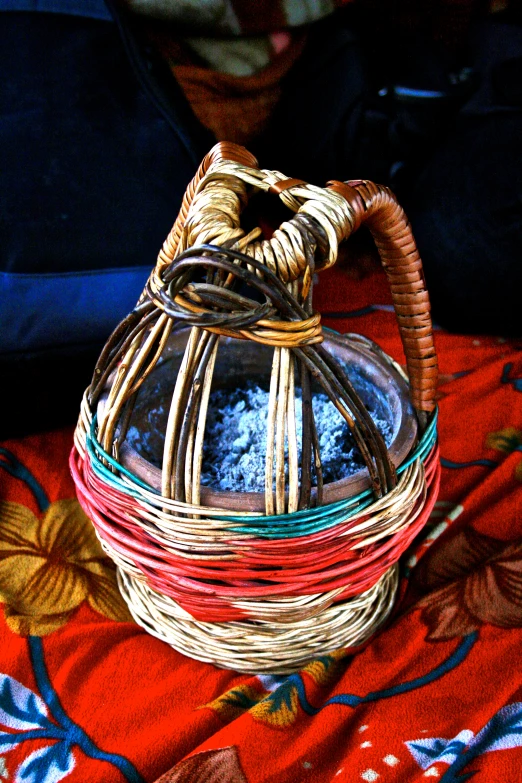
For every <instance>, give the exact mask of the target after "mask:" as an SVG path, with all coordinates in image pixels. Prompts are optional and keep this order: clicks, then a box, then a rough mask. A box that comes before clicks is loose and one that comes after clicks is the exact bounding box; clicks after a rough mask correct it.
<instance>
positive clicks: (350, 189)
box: [327, 180, 438, 418]
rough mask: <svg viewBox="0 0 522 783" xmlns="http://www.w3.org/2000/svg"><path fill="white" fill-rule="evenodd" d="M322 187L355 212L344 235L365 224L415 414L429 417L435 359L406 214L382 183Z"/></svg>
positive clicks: (423, 285)
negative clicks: (382, 274)
mask: <svg viewBox="0 0 522 783" xmlns="http://www.w3.org/2000/svg"><path fill="white" fill-rule="evenodd" d="M327 187H328V188H329V189H331V190H334V191H335V192H337V193H338V194H339V195H341V196H343V197H344V198H345V199H346V200H347V201H348V202H349V204H350V206H351V207H352V209H353V210H354V213H355V224H354V226H353V228H351V227H350V228H349V231H348V233H352V232H353V231H355V230H356V229H357V228H358V227H359V226H360V225H361V224H364V225H366V226H367V227H368V228H369V230H370V232H371V234H372V236H373V239H374V241H375V245H376V247H377V249H378V251H379V255H380V258H381V262H382V265H383V267H384V269H385V271H386V275H387V278H388V283H389V285H390V290H391V294H392V299H393V305H394V308H395V315H396V317H397V321H398V325H399V331H400V335H401V339H402V344H403V348H404V353H405V355H406V365H407V368H408V375H409V378H410V386H411V396H412V403H413V405H414V407H415V408H416V410H417V411H418V412H419V411H423V412H425V413H428V412H430V411H432V410H433V409H434V408H435V405H436V399H435V396H436V387H437V376H438V366H437V355H436V353H435V346H434V342H433V325H432V320H431V313H430V300H429V296H428V291H427V289H426V283H425V280H424V273H423V269H422V261H421V258H420V255H419V251H418V250H417V245H416V243H415V239H414V237H413V233H412V230H411V226H410V224H409V221H408V219H407V217H406V214H405V212H404V210H403V209H402V207H401V206H400V204H399V203H398V202H397V199H396V198H395V196H394V194H393V193H392V192H391V191H390V190H389V189H388V188H386V187H383V186H382V185H376V184H375V183H373V182H369V181H367V180H351V181H349V182H346V183H345V182H338V181H335V180H334V181H331V182H329V183H328V185H327ZM423 418H425V416H424V417H423Z"/></svg>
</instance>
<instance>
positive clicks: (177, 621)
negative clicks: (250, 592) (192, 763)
mask: <svg viewBox="0 0 522 783" xmlns="http://www.w3.org/2000/svg"><path fill="white" fill-rule="evenodd" d="M118 583H119V587H120V591H121V593H122V595H123V597H124V599H125V601H126V603H127V604H128V606H129V609H130V612H131V614H132V616H133V618H134V619H135V621H136V622H137V623H138V624H139V625H141V626H142V628H144V629H145V630H146V631H148V633H150V634H152V635H153V636H156V637H157V638H158V639H161V640H162V641H164V642H167V643H168V644H170V646H171V647H173V648H174V649H175V650H177V651H178V652H180V653H182V654H183V655H187V656H188V657H190V658H195V659H196V660H199V661H204V662H206V663H212V664H214V665H215V666H218V667H220V668H223V669H232V670H234V671H237V672H242V673H244V674H268V673H270V674H291V673H293V672H296V671H299V670H300V669H302V668H303V667H304V666H306V664H308V663H310V661H312V660H313V659H314V658H317V657H318V656H321V655H325V654H327V653H330V652H333V651H334V650H338V649H340V648H343V647H357V646H358V645H360V644H363V643H364V642H365V641H367V640H368V639H369V638H370V637H371V636H372V635H373V634H374V633H375V632H376V631H377V629H378V628H379V627H380V626H381V625H382V624H383V623H384V622H385V620H386V619H387V618H388V616H389V615H390V612H391V610H392V608H393V604H394V601H395V595H396V592H397V586H398V567H397V565H394V566H392V567H391V568H390V569H388V571H386V572H385V574H384V575H383V576H382V577H381V579H380V580H379V581H378V582H377V584H375V585H374V586H373V587H372V588H370V589H369V590H367V591H365V592H364V593H361V594H360V595H358V596H355V597H353V598H350V599H348V600H345V601H342V602H340V603H337V604H333V605H331V606H329V607H327V608H326V609H324V608H323V609H319V611H318V612H317V613H315V614H313V615H312V616H309V617H307V618H306V619H301V620H297V621H293V622H284V623H283V622H279V623H276V622H272V621H271V622H267V623H263V622H259V621H255V622H253V621H251V622H249V621H241V622H226V623H207V622H200V621H198V620H194V618H192V617H191V616H190V615H189V614H188V613H187V612H186V611H185V610H184V609H182V608H181V607H180V606H179V604H177V603H176V601H174V600H173V599H171V598H168V597H167V596H165V595H161V594H160V593H158V592H156V591H155V590H153V589H152V588H150V587H149V586H148V585H147V584H146V583H145V582H144V581H142V580H141V579H136V578H135V577H132V576H130V575H129V574H127V573H125V572H124V571H122V570H121V569H118Z"/></svg>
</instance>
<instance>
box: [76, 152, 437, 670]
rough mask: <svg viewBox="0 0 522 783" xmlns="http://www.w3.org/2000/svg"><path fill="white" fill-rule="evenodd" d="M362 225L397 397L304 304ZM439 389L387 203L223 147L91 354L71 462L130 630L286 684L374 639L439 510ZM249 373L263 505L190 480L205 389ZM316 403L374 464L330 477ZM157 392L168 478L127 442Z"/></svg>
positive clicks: (407, 242) (360, 345) (364, 350)
mask: <svg viewBox="0 0 522 783" xmlns="http://www.w3.org/2000/svg"><path fill="white" fill-rule="evenodd" d="M260 191H264V192H270V193H273V194H274V196H279V198H280V199H281V200H282V201H283V203H284V204H285V206H286V207H287V208H288V210H289V219H288V221H286V222H285V223H283V224H282V225H281V226H280V228H279V229H278V230H276V232H275V233H274V235H273V236H272V238H271V239H270V240H266V239H263V238H262V236H261V231H260V229H253V230H251V231H249V232H247V231H246V230H245V229H244V228H243V227H242V225H241V213H242V210H243V208H244V207H245V206H246V203H247V202H248V200H249V198H250V197H251V196H253V195H255V194H256V193H257V192H260ZM363 222H364V223H365V224H366V225H367V226H368V227H369V228H370V230H371V232H372V234H373V236H374V239H375V242H376V244H377V247H378V249H379V252H380V255H381V259H382V261H383V265H384V267H385V269H386V272H387V274H388V279H389V281H390V286H391V290H392V295H393V299H394V304H395V309H396V314H397V318H398V322H399V328H400V330H401V336H402V340H403V345H404V349H405V354H406V359H407V369H408V376H409V384H410V385H408V383H407V380H406V378H405V376H404V374H403V373H402V371H401V369H400V368H399V367H397V366H396V365H394V363H393V362H392V360H391V359H390V358H389V357H387V356H386V355H385V354H383V352H382V351H381V350H380V349H379V348H378V347H377V346H375V345H374V344H373V343H371V342H370V341H368V340H365V339H364V338H361V337H358V336H356V335H348V336H344V337H341V336H340V335H335V334H334V333H329V332H323V329H322V327H321V322H320V316H319V315H318V314H317V313H315V312H314V311H313V308H312V286H313V277H314V273H315V272H316V271H320V270H321V269H324V268H327V267H328V266H331V265H332V264H333V263H334V262H335V260H336V258H337V249H338V245H339V243H340V242H341V241H343V240H345V239H347V238H348V237H349V235H350V234H351V233H352V232H353V231H354V230H356V228H357V227H358V226H359V225H360V224H361V223H363ZM436 376H437V365H436V357H435V352H434V349H433V341H432V333H431V320H430V315H429V301H428V296H427V292H426V290H425V285H424V279H423V275H422V266H421V262H420V259H419V257H418V253H417V251H416V248H415V243H414V241H413V238H412V236H411V231H410V229H409V226H408V223H407V221H406V219H405V216H404V213H403V212H402V210H401V209H400V207H399V206H398V205H397V203H396V201H395V199H394V198H393V196H392V194H391V193H390V192H389V191H388V190H387V189H385V188H381V187H379V186H376V185H373V183H369V182H359V181H357V182H351V183H341V182H333V183H329V185H328V187H327V188H317V187H313V186H310V185H307V184H306V183H303V182H301V181H300V180H292V179H288V178H286V177H284V175H282V174H280V173H279V172H273V171H262V170H259V169H258V167H257V162H256V161H255V160H254V159H253V158H252V156H250V154H249V153H247V152H246V150H244V149H242V148H240V147H236V146H235V145H227V144H221V145H218V146H217V147H216V148H214V150H213V151H212V152H211V153H210V154H209V155H208V156H207V158H206V159H205V160H204V162H203V163H202V166H201V167H200V170H199V171H198V173H197V174H196V177H195V178H194V180H193V182H192V183H191V185H190V186H189V188H188V190H187V194H186V197H185V200H184V203H183V206H182V210H181V212H180V215H179V216H178V219H177V221H176V223H175V224H174V227H173V229H172V231H171V233H170V235H169V237H168V238H167V240H166V242H165V244H164V246H163V248H162V250H161V251H160V254H159V258H158V262H157V264H156V267H155V268H154V270H153V272H152V274H151V277H150V279H149V281H148V283H147V286H146V289H145V291H144V293H143V295H142V297H141V299H140V301H139V302H138V304H137V305H136V308H135V309H134V311H133V312H132V313H131V314H130V315H129V316H128V317H127V318H126V319H125V320H124V321H123V322H122V323H121V324H120V326H119V327H118V328H117V329H116V330H115V332H114V334H113V335H112V336H111V338H110V339H109V341H108V343H107V345H106V347H105V349H104V351H103V352H102V355H101V356H100V359H99V361H98V364H97V366H96V368H95V372H94V376H93V381H92V383H91V385H90V387H89V388H88V389H87V391H86V394H85V397H84V400H83V403H82V410H81V414H80V418H79V422H78V427H77V430H76V437H75V449H74V450H73V453H72V455H71V469H72V472H73V476H74V479H75V482H76V485H77V490H78V497H79V499H80V502H81V503H82V506H83V507H84V509H85V511H86V512H87V514H88V515H89V516H90V517H91V519H92V521H93V523H94V525H95V527H96V531H97V533H98V536H99V538H100V540H101V542H102V545H103V547H104V549H105V550H106V551H107V553H108V554H109V555H110V556H111V557H112V558H113V560H114V561H115V562H116V564H117V566H118V572H119V583H120V589H121V591H122V593H123V596H124V597H125V599H126V601H127V603H128V605H129V607H130V610H131V612H132V614H133V616H134V617H135V619H136V621H137V622H138V623H140V624H141V625H143V627H145V628H146V629H147V630H148V631H150V632H151V633H152V634H154V635H156V636H158V637H159V638H161V639H164V640H165V641H167V642H168V643H169V644H171V645H172V646H173V647H175V648H176V649H178V650H180V651H181V652H183V653H185V654H187V655H190V656H193V657H195V658H199V659H201V660H205V661H210V662H212V663H215V664H217V665H219V666H223V667H227V668H233V669H236V670H239V671H245V672H263V671H264V672H278V673H285V672H290V671H294V670H296V669H297V668H299V667H301V666H302V665H304V664H305V663H306V662H307V661H309V660H310V659H311V658H313V657H314V656H317V655H319V654H324V653H325V652H328V651H332V650H334V649H337V648H340V647H348V646H356V645H359V644H361V643H363V642H364V641H365V640H367V639H368V638H369V637H370V636H371V635H372V634H373V633H374V632H375V630H376V629H377V628H378V627H379V626H380V625H381V624H382V623H383V622H384V621H385V619H386V617H387V616H388V615H389V613H390V611H391V608H392V606H393V600H394V595H395V592H396V588H397V563H398V560H399V557H400V555H401V554H402V553H403V552H404V551H405V550H406V548H407V547H408V545H409V544H410V543H411V542H412V541H413V539H414V537H415V536H416V535H417V534H418V532H419V531H420V529H421V528H422V526H423V525H424V523H425V521H426V519H427V517H428V516H429V513H430V511H431V508H432V507H433V504H434V502H435V498H436V493H437V488H438V478H439V465H438V453H437V447H436V412H435V403H434V397H435V394H434V392H435V384H436ZM261 377H263V378H264V379H265V381H266V386H267V388H268V389H269V398H268V399H269V402H268V410H267V415H266V436H267V437H266V442H267V447H266V455H265V487H264V492H257V493H255V492H249V493H239V492H219V491H217V490H216V489H215V488H212V487H204V486H202V485H201V471H202V460H203V447H204V443H205V427H206V417H207V412H208V406H209V400H210V399H211V395H212V393H213V391H214V390H215V389H227V388H229V387H232V386H233V385H234V384H237V383H240V382H242V381H245V380H253V381H256V380H258V379H259V378H261ZM358 384H359V386H358ZM361 388H363V389H365V390H366V391H364V393H363V392H362V391H361ZM297 390H299V394H300V397H299V399H298V400H297V399H296V391H297ZM317 391H321V392H322V393H324V394H326V395H327V397H328V398H329V399H330V401H331V402H332V403H333V404H334V405H335V406H336V408H337V410H338V411H339V413H340V414H341V415H342V416H343V418H344V420H345V422H346V426H347V427H349V429H350V430H351V433H352V436H353V438H354V441H355V442H356V444H357V446H358V447H359V450H360V453H361V455H362V458H363V460H364V464H365V467H364V468H362V469H361V470H359V471H358V472H356V473H355V474H354V475H353V476H351V477H349V478H346V479H343V480H340V481H336V482H333V483H326V482H323V480H322V467H321V458H320V448H319V441H318V436H317V429H316V425H315V420H314V413H313V408H312V399H313V397H314V395H315V394H316V393H317ZM365 395H366V397H365ZM368 395H369V396H370V397H371V400H370V399H368ZM159 396H161V398H162V399H165V403H166V411H167V412H166V414H165V417H164V421H163V425H162V431H161V433H160V435H161V437H160V438H159V439H158V443H159V446H158V448H157V451H158V454H159V453H160V452H161V454H160V455H159V460H160V464H161V467H157V466H155V465H153V464H151V461H150V459H148V458H147V456H144V455H143V453H141V454H140V450H139V449H136V448H133V447H132V446H131V445H130V443H129V442H128V433H129V431H130V428H131V429H133V430H134V431H136V429H137V430H138V431H140V432H141V433H142V436H143V438H148V439H150V436H151V433H150V432H147V426H148V425H147V411H148V410H149V408H150V406H151V405H153V404H154V402H155V401H156V403H157V400H158V397H159ZM374 398H375V399H376V400H378V401H380V402H379V404H380V405H381V406H384V408H386V411H387V413H388V415H389V419H390V423H391V428H392V437H391V440H390V442H389V443H388V445H386V444H385V443H384V440H383V437H382V436H381V434H380V432H379V431H378V430H377V428H376V426H375V424H374V423H373V421H372V418H371V417H370V415H369V413H368V411H367V406H368V404H369V403H370V402H371V401H372V400H374ZM297 405H299V406H301V410H302V438H301V440H300V442H299V444H298V438H297V434H296V406H297ZM298 445H299V448H298Z"/></svg>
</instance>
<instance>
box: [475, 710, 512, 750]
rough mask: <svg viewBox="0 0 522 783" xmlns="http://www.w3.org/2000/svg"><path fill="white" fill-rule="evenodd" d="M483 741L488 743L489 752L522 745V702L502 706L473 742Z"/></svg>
mask: <svg viewBox="0 0 522 783" xmlns="http://www.w3.org/2000/svg"><path fill="white" fill-rule="evenodd" d="M483 743H485V744H486V748H485V751H487V752H489V751H492V750H508V749H509V748H519V747H521V746H522V702H515V703H514V704H506V706H505V707H502V709H501V710H499V711H498V712H497V714H496V715H494V717H493V718H492V719H491V720H490V721H489V723H487V724H486V726H485V727H484V728H483V729H482V731H480V732H479V733H478V734H477V736H476V738H475V740H474V741H473V742H472V743H471V744H472V745H475V744H477V745H479V744H480V745H482V744H483Z"/></svg>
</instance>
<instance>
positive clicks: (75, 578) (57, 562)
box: [0, 500, 131, 636]
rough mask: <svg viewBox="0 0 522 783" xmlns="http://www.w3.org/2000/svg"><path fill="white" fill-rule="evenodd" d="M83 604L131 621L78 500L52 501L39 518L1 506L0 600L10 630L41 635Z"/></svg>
mask: <svg viewBox="0 0 522 783" xmlns="http://www.w3.org/2000/svg"><path fill="white" fill-rule="evenodd" d="M84 600H86V601H87V602H88V603H89V605H90V606H91V607H92V608H93V609H95V610H96V611H97V612H100V613H101V614H103V615H105V616H106V617H109V618H110V619H111V620H118V621H122V622H124V621H131V616H130V614H129V612H128V609H127V608H126V606H125V604H124V602H123V599H122V598H121V595H120V593H119V592H118V588H117V585H116V574H115V569H114V566H113V564H112V562H111V561H110V559H109V558H108V557H107V556H106V555H105V554H104V553H103V550H102V548H101V546H100V543H99V541H98V539H97V538H96V534H95V532H94V528H93V526H92V524H91V522H90V521H89V519H88V517H87V516H86V515H85V514H84V512H83V511H82V509H81V507H80V505H79V503H78V501H77V500H59V501H57V502H55V503H51V505H50V506H49V508H48V509H47V511H46V512H45V514H44V516H43V517H42V519H38V518H37V517H36V516H35V515H34V514H33V513H32V511H30V510H29V509H28V508H26V507H25V506H22V505H20V504H19V503H10V502H5V501H4V502H0V602H3V603H4V614H5V619H6V623H7V625H8V626H9V628H10V629H11V630H12V631H14V633H18V634H20V635H22V636H27V635H34V636H45V635H46V634H48V633H51V632H52V631H55V630H56V629H57V628H60V627H61V626H62V625H64V624H65V623H66V622H67V620H68V619H69V618H70V616H71V614H72V612H73V611H74V610H75V609H76V608H77V607H78V606H79V605H80V604H81V603H82V601H84Z"/></svg>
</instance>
